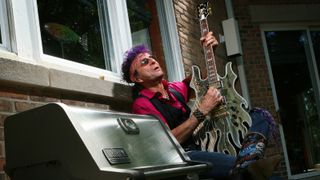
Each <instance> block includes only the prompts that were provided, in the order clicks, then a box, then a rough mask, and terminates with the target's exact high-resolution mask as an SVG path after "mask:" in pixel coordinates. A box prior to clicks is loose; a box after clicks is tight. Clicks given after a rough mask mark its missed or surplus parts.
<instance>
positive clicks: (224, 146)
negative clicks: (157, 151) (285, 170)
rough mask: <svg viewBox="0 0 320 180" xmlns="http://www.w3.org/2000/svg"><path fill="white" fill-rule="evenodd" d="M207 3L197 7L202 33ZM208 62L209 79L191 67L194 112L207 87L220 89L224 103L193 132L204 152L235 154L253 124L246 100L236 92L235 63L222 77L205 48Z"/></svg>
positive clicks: (210, 49)
mask: <svg viewBox="0 0 320 180" xmlns="http://www.w3.org/2000/svg"><path fill="white" fill-rule="evenodd" d="M207 6H208V3H203V4H200V5H198V12H199V18H200V28H201V34H202V35H205V34H206V33H208V32H209V29H208V23H207V19H206V17H207V15H208V11H207ZM204 54H205V59H206V68H207V73H208V74H207V75H208V76H207V78H206V79H201V75H200V74H201V73H200V69H199V67H198V66H192V73H193V76H192V79H191V83H190V86H191V88H193V89H194V91H195V93H196V99H195V105H194V106H193V108H192V110H195V109H196V108H197V104H198V103H199V102H200V101H201V98H202V97H203V96H204V95H205V93H206V92H207V89H208V87H209V86H210V87H211V86H213V87H215V88H217V89H219V90H220V92H221V95H222V96H224V101H223V103H221V104H220V105H219V106H218V107H216V108H215V109H214V110H212V112H210V114H209V115H208V116H207V117H206V120H204V121H203V122H201V123H200V124H199V126H198V127H197V128H196V129H195V131H194V132H193V136H194V138H195V142H196V143H197V144H200V145H201V149H202V150H203V151H211V152H212V151H215V152H222V153H226V154H230V155H234V156H235V155H236V154H237V149H239V148H240V146H241V142H240V141H241V139H243V138H244V135H245V134H246V133H247V131H248V129H249V127H250V126H251V124H252V121H251V117H250V115H249V114H248V112H247V111H246V109H248V103H247V101H246V100H245V99H244V98H243V97H241V96H240V94H239V93H238V92H237V91H236V90H235V88H234V84H235V81H236V79H237V75H236V74H235V73H234V72H233V71H232V63H231V62H229V63H227V64H226V68H225V71H226V74H225V76H223V77H221V76H219V74H218V73H217V70H216V63H215V57H214V52H213V49H212V47H210V48H207V47H204Z"/></svg>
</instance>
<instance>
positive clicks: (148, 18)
mask: <svg viewBox="0 0 320 180" xmlns="http://www.w3.org/2000/svg"><path fill="white" fill-rule="evenodd" d="M127 8H128V15H129V21H130V29H131V37H132V44H133V45H137V44H144V45H146V46H147V47H149V49H150V50H151V51H152V53H153V55H154V56H155V57H156V58H157V61H158V62H159V63H160V65H161V67H162V69H163V71H164V72H165V74H167V73H166V72H167V71H166V63H165V60H164V54H163V48H164V47H163V46H162V44H163V43H162V39H161V36H159V34H160V27H159V20H158V13H157V9H156V4H155V1H154V0H127Z"/></svg>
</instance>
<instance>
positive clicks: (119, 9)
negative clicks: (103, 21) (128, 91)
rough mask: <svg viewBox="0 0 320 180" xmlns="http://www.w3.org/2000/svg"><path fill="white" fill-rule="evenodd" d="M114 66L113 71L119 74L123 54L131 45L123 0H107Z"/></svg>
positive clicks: (127, 18) (125, 6) (127, 17)
mask: <svg viewBox="0 0 320 180" xmlns="http://www.w3.org/2000/svg"><path fill="white" fill-rule="evenodd" d="M107 5H108V7H110V8H109V9H108V11H109V18H110V19H109V21H110V26H111V36H112V42H113V51H114V55H115V57H114V59H115V60H116V61H115V65H114V66H115V67H113V71H114V72H116V73H117V74H118V75H119V76H120V74H121V73H120V72H121V64H122V61H123V54H124V53H125V51H126V50H127V49H129V48H131V46H132V40H131V30H130V23H129V16H128V10H127V4H126V1H125V0H115V1H107Z"/></svg>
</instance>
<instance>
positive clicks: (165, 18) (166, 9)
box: [155, 1, 185, 81]
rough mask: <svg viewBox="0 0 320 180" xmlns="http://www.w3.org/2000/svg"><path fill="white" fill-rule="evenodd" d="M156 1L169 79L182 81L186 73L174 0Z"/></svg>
mask: <svg viewBox="0 0 320 180" xmlns="http://www.w3.org/2000/svg"><path fill="white" fill-rule="evenodd" d="M155 2H156V4H157V11H158V16H159V25H160V31H161V38H162V43H163V48H164V55H165V59H166V68H167V73H168V74H167V75H168V80H169V81H181V80H183V79H184V78H185V74H184V67H183V62H182V55H181V49H180V44H179V36H178V30H177V23H176V19H175V14H174V9H173V3H172V1H155Z"/></svg>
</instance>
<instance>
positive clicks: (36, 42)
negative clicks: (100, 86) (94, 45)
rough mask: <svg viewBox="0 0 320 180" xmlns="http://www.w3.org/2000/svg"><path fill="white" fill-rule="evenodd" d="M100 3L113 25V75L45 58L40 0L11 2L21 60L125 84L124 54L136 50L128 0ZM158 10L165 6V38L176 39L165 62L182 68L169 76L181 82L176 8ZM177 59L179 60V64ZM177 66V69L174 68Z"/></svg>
mask: <svg viewBox="0 0 320 180" xmlns="http://www.w3.org/2000/svg"><path fill="white" fill-rule="evenodd" d="M98 1H99V0H98ZM100 2H102V3H104V4H106V7H107V8H106V9H104V13H105V14H107V15H108V16H106V17H104V18H105V19H106V21H107V22H109V23H110V24H109V27H110V36H111V38H110V39H108V40H109V41H108V42H107V43H111V44H112V45H111V48H110V52H107V53H110V54H108V55H110V56H111V70H112V71H109V70H106V69H100V68H96V67H93V66H89V65H85V64H81V63H77V62H74V61H70V60H67V59H62V58H58V57H54V56H50V55H47V54H44V53H43V48H42V41H41V33H40V26H39V18H38V8H37V1H36V0H12V1H10V3H11V4H10V5H11V9H12V10H11V11H12V17H13V18H12V19H13V20H14V21H13V22H12V25H13V27H14V29H15V31H14V35H15V36H14V37H15V39H16V41H15V43H16V48H15V49H14V51H15V53H16V54H17V59H18V60H20V61H22V62H28V63H32V64H35V65H40V66H44V67H46V68H49V69H51V68H52V69H57V70H62V71H66V72H70V73H75V74H80V75H84V76H89V77H94V78H100V79H104V80H107V81H112V82H117V83H124V82H123V81H122V80H121V64H122V61H123V54H124V53H125V51H126V50H127V49H129V48H130V47H131V46H132V39H131V30H130V23H129V17H128V12H127V5H126V0H112V1H109V0H101V1H100ZM157 6H162V9H164V10H162V11H159V12H158V13H162V14H160V15H159V16H161V17H163V18H164V19H165V20H164V21H161V22H160V23H161V24H160V26H161V28H162V29H165V30H166V31H165V33H164V34H163V33H162V34H161V35H162V38H164V37H165V36H166V35H170V37H173V38H174V40H172V39H169V40H170V42H166V44H167V45H165V47H164V51H165V53H166V56H165V57H166V58H165V59H166V64H167V66H168V67H178V69H179V71H177V70H175V71H170V72H175V75H174V77H172V75H170V74H169V77H171V78H170V79H176V80H181V79H182V77H184V71H183V63H182V60H181V52H180V49H179V47H180V45H179V41H178V35H177V34H178V33H177V30H176V23H175V19H174V17H175V16H174V10H173V4H172V2H171V3H169V2H163V3H160V4H159V3H157ZM167 6H169V7H171V8H170V10H169V12H168V10H167V8H166V7H167ZM108 7H110V8H108ZM167 13H169V14H167ZM172 26H173V27H172ZM108 38H109V37H108ZM166 41H168V39H166ZM172 47H177V48H178V49H177V50H176V51H172ZM104 50H105V49H104ZM169 50H170V51H169ZM173 58H175V59H176V58H179V59H178V61H177V60H174V59H173ZM179 60H180V61H179ZM173 63H174V66H172V64H173ZM168 64H169V65H168ZM177 72H178V73H180V75H177Z"/></svg>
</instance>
